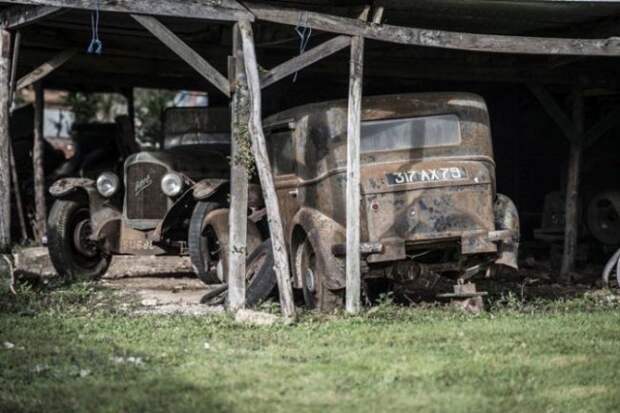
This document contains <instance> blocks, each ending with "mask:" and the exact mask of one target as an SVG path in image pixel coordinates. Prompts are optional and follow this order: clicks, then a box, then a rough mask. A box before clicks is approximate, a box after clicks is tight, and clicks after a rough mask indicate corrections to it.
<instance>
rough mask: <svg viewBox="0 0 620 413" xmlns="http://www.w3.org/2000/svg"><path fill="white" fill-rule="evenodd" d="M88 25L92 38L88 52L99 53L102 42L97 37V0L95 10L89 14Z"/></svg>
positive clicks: (101, 48)
mask: <svg viewBox="0 0 620 413" xmlns="http://www.w3.org/2000/svg"><path fill="white" fill-rule="evenodd" d="M90 25H91V31H92V38H91V40H90V44H89V45H88V50H87V51H88V53H89V54H98V55H100V54H101V53H102V52H103V42H102V41H101V40H100V39H99V0H97V5H96V8H95V11H94V12H92V13H91V15H90Z"/></svg>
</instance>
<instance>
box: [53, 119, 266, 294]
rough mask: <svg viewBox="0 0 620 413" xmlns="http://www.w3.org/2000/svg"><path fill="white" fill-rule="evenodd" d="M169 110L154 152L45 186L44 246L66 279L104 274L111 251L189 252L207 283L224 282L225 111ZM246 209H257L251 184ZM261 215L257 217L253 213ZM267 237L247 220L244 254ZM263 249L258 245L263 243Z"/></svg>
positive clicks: (256, 190)
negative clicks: (48, 205)
mask: <svg viewBox="0 0 620 413" xmlns="http://www.w3.org/2000/svg"><path fill="white" fill-rule="evenodd" d="M229 112H230V111H229V109H228V108H209V109H206V108H171V109H168V110H167V111H166V112H165V114H164V134H163V135H164V139H163V142H162V143H161V149H160V150H158V151H147V152H138V153H135V154H133V155H131V156H129V157H128V158H127V159H126V161H125V163H124V170H123V171H107V172H104V173H102V174H100V175H99V176H98V177H97V179H96V180H93V179H88V178H67V179H61V180H59V181H57V182H56V183H55V184H54V185H53V186H52V187H51V189H50V192H51V194H52V195H53V196H54V197H55V198H56V201H55V203H54V206H53V208H52V210H51V212H50V216H49V231H48V247H49V252H50V256H51V259H52V262H53V264H54V266H55V267H56V269H57V271H58V272H59V273H60V274H61V275H63V276H65V277H67V278H72V279H74V278H93V277H97V276H99V275H101V274H102V273H104V272H105V271H106V269H107V267H108V265H109V262H110V257H111V256H112V255H149V256H159V255H188V254H189V255H190V256H191V259H192V264H193V266H194V269H195V271H196V273H197V275H198V276H199V277H200V278H201V279H202V280H203V281H204V282H206V283H213V284H215V283H224V282H225V281H226V261H227V259H226V258H227V254H226V252H227V244H228V236H227V232H228V209H227V204H228V199H227V198H228V192H229V185H228V183H229V182H228V179H229V178H228V177H229V174H230V166H229V160H228V156H229V152H230V113H229ZM249 202H250V205H249V206H250V208H253V209H255V210H259V209H261V208H263V205H262V197H261V193H260V189H259V186H258V185H250V194H249ZM258 215H259V216H260V214H258ZM264 238H266V237H265V236H264V235H263V233H262V232H261V231H260V230H259V225H257V224H256V223H255V222H252V221H251V222H248V251H247V253H248V255H249V254H252V253H253V252H255V250H256V249H257V248H259V247H261V244H263V240H264ZM263 248H265V247H264V246H263Z"/></svg>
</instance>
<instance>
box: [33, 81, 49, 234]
mask: <svg viewBox="0 0 620 413" xmlns="http://www.w3.org/2000/svg"><path fill="white" fill-rule="evenodd" d="M34 92H35V93H34V95H35V97H34V141H33V146H32V167H33V176H34V204H35V220H34V221H35V238H36V240H37V242H39V243H42V241H43V237H45V235H46V234H47V208H46V205H45V172H44V163H43V160H44V152H43V151H44V148H45V144H44V141H43V140H44V136H43V129H44V107H45V91H44V90H43V85H41V82H37V83H36V84H35V85H34Z"/></svg>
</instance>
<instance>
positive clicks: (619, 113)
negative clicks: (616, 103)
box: [583, 107, 620, 149]
mask: <svg viewBox="0 0 620 413" xmlns="http://www.w3.org/2000/svg"><path fill="white" fill-rule="evenodd" d="M619 123H620V107H615V108H614V109H612V111H611V112H609V113H608V114H607V115H605V117H603V118H602V119H601V120H599V121H598V123H597V124H596V125H594V126H593V127H591V128H590V129H589V130H588V132H586V134H585V136H584V137H583V147H584V148H585V149H587V148H590V147H592V146H593V145H594V144H595V143H596V142H597V141H598V140H599V139H600V138H601V137H603V136H604V135H605V134H606V133H607V132H609V131H610V130H611V129H612V128H613V127H614V126H617V125H618V124H619Z"/></svg>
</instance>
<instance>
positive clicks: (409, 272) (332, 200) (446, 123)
mask: <svg viewBox="0 0 620 413" xmlns="http://www.w3.org/2000/svg"><path fill="white" fill-rule="evenodd" d="M265 129H266V135H267V145H268V147H269V151H270V159H271V162H272V168H273V171H274V180H275V183H276V188H277V192H278V198H279V202H280V206H281V210H282V214H283V217H282V219H283V221H284V222H285V232H286V234H287V236H288V240H287V242H288V244H289V248H290V250H289V251H290V261H291V266H292V267H293V273H294V274H293V286H294V287H295V288H297V289H298V290H301V291H302V292H303V297H304V300H305V302H306V304H307V305H308V306H310V307H315V308H319V309H322V310H329V309H331V308H334V307H339V306H342V305H343V301H344V288H345V255H346V253H345V251H346V244H345V243H346V240H345V238H346V237H345V234H346V231H345V222H346V199H345V193H346V190H345V189H346V168H347V157H346V151H347V140H346V135H347V133H346V132H347V101H346V100H343V101H333V102H323V103H318V104H310V105H306V106H302V107H298V108H294V109H291V110H288V111H285V112H282V113H279V114H277V115H274V116H272V117H270V118H268V119H267V120H266V121H265ZM361 151H362V157H361V173H362V179H361V185H362V204H361V205H360V208H361V223H360V225H361V228H360V231H361V238H362V245H361V251H360V253H361V254H362V277H363V280H364V282H365V284H366V286H367V287H368V285H370V284H371V283H383V284H384V285H387V286H391V288H393V289H394V290H395V291H403V292H405V293H408V294H413V295H415V294H421V293H424V292H429V291H430V292H432V294H433V296H434V297H437V296H442V297H451V298H455V299H459V298H461V299H463V300H466V299H467V300H480V301H481V299H480V296H481V294H482V293H479V292H477V291H476V289H475V284H473V283H471V282H470V281H469V280H470V279H472V277H474V276H477V275H485V274H486V275H487V276H490V275H491V274H493V272H494V269H495V268H496V267H495V266H497V265H504V266H508V267H513V268H516V266H517V261H516V259H517V256H516V253H517V249H518V237H519V217H518V213H517V210H516V207H515V206H514V204H513V203H512V201H511V200H510V199H508V198H507V197H506V196H504V195H501V194H497V193H496V189H495V163H494V158H493V147H492V142H491V131H490V125H489V115H488V111H487V108H486V104H485V102H484V100H483V99H482V98H480V97H479V96H476V95H472V94H464V93H452V94H449V93H427V94H409V95H394V96H380V97H370V98H366V99H364V100H363V104H362V134H361Z"/></svg>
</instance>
